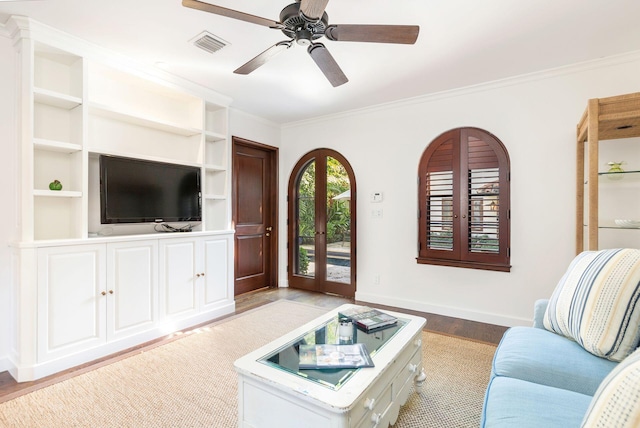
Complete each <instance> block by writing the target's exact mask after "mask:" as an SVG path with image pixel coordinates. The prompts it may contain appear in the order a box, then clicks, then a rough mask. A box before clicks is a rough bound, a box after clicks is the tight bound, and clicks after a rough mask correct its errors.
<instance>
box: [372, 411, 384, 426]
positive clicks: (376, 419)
mask: <svg viewBox="0 0 640 428" xmlns="http://www.w3.org/2000/svg"><path fill="white" fill-rule="evenodd" d="M381 418H382V413H374V414H372V415H371V422H373V423H374V424H376V425H378V424H379V423H380V419H381Z"/></svg>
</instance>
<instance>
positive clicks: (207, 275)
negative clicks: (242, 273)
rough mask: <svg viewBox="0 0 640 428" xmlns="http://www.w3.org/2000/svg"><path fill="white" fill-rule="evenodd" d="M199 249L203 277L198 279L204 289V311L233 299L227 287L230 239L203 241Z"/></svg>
mask: <svg viewBox="0 0 640 428" xmlns="http://www.w3.org/2000/svg"><path fill="white" fill-rule="evenodd" d="M201 248H202V257H203V258H204V272H203V273H204V276H201V277H200V280H201V281H202V282H203V283H202V285H203V287H204V290H203V301H202V304H203V307H202V309H205V310H206V309H208V306H210V305H214V304H216V303H218V302H220V301H221V300H226V299H233V295H232V290H230V287H229V276H230V267H229V257H230V239H229V238H228V237H224V238H215V239H212V238H207V239H203V240H202V247H201Z"/></svg>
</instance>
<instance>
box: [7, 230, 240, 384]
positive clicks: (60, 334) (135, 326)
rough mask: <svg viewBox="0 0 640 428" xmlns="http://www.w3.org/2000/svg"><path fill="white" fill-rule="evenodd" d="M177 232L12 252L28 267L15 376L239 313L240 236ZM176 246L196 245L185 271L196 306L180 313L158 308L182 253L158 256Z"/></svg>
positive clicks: (32, 376)
mask: <svg viewBox="0 0 640 428" xmlns="http://www.w3.org/2000/svg"><path fill="white" fill-rule="evenodd" d="M170 235H171V234H159V235H152V236H150V235H141V236H129V237H108V238H95V239H91V240H90V242H91V243H87V242H88V241H87V240H76V241H58V242H54V241H49V242H47V243H30V244H23V245H22V246H21V247H17V248H15V252H16V257H17V260H18V261H19V263H18V264H19V265H20V266H23V267H22V268H21V269H19V271H20V273H21V275H20V278H18V281H17V282H16V284H19V285H20V288H19V289H17V290H16V292H17V294H19V295H20V299H19V300H17V302H18V304H17V306H16V313H17V319H18V325H17V329H16V330H17V341H16V346H15V349H14V352H13V353H12V355H11V357H10V362H9V364H10V366H11V367H10V368H9V373H11V375H12V376H13V377H14V378H15V379H16V380H17V381H18V382H26V381H32V380H36V379H40V378H42V377H45V376H48V375H51V374H54V373H57V372H60V371H63V370H67V369H69V368H72V367H76V366H79V365H81V364H85V363H88V362H91V361H94V360H96V359H99V358H103V357H106V356H109V355H111V354H114V353H117V352H121V351H125V350H127V349H129V348H133V347H135V346H138V345H140V344H143V343H145V342H148V341H151V340H154V339H158V338H161V337H163V336H166V335H169V334H172V333H175V332H176V331H180V330H183V329H187V328H189V327H192V326H195V325H199V324H202V323H206V322H208V321H211V320H213V319H216V318H220V317H222V316H225V315H229V314H232V313H234V312H235V301H234V295H233V233H231V232H194V233H192V234H189V235H188V237H186V235H184V234H181V235H180V236H181V237H180V238H176V237H175V236H170ZM172 243H180V244H181V245H182V244H184V245H187V246H189V245H190V244H189V243H191V247H192V248H195V249H197V250H196V252H195V253H194V257H191V258H188V259H189V260H188V261H190V263H188V264H187V265H188V266H187V267H188V272H187V273H186V275H187V276H188V277H189V278H191V279H192V281H191V282H192V284H191V285H192V286H193V289H192V290H191V291H192V292H193V293H192V294H193V307H192V310H190V311H188V313H184V312H182V313H179V314H175V315H176V316H171V315H172V314H167V313H163V311H162V310H161V309H159V308H158V306H159V305H158V300H160V301H162V299H159V295H160V294H161V291H160V290H166V289H173V290H177V287H178V285H176V284H174V283H173V281H174V280H175V278H173V279H172V277H171V276H170V277H166V276H163V275H162V274H161V273H159V271H162V269H168V270H170V271H179V272H182V271H183V270H184V268H185V265H184V264H183V263H184V262H185V258H184V257H175V258H174V257H168V258H167V257H159V254H158V252H159V251H160V248H166V247H167V246H171V245H172ZM175 248H182V247H180V246H178V247H175ZM36 267H37V268H36ZM33 271H37V272H36V274H35V275H34V274H33V273H32V272H33ZM196 275H197V276H196ZM193 278H197V280H195V281H194V280H193ZM165 296H166V294H165ZM169 298H171V296H169Z"/></svg>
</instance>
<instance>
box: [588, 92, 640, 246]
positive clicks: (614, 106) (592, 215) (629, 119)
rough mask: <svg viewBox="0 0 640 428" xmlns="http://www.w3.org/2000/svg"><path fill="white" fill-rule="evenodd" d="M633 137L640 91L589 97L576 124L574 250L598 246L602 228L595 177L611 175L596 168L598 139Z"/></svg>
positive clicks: (639, 120) (638, 128)
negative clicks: (603, 96)
mask: <svg viewBox="0 0 640 428" xmlns="http://www.w3.org/2000/svg"><path fill="white" fill-rule="evenodd" d="M635 137H640V92H637V93H633V94H625V95H618V96H614V97H608V98H594V99H590V100H589V102H588V104H587V108H586V110H585V112H584V113H583V115H582V117H581V118H580V121H579V122H578V127H577V152H576V159H577V168H576V169H577V177H576V252H577V253H579V252H581V251H584V250H597V249H599V246H598V234H599V233H598V232H599V229H600V227H605V226H603V225H602V224H601V221H600V219H599V215H598V211H599V197H600V186H599V177H605V178H606V176H610V175H611V174H608V173H606V172H602V171H598V165H599V146H600V142H601V141H604V140H620V139H625V138H635ZM637 173H638V174H640V172H637ZM627 174H634V172H633V171H629V172H628V173H627ZM621 178H622V176H621ZM634 181H637V180H634ZM638 189H640V187H638ZM622 203H624V201H622ZM639 214H640V213H639ZM606 227H608V228H610V227H611V226H606ZM634 233H640V232H634Z"/></svg>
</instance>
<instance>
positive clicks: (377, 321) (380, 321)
mask: <svg viewBox="0 0 640 428" xmlns="http://www.w3.org/2000/svg"><path fill="white" fill-rule="evenodd" d="M339 316H340V317H345V318H349V319H350V320H351V321H352V322H353V323H354V324H355V325H356V327H358V328H359V329H360V330H362V331H364V332H365V333H372V332H374V331H377V330H382V329H385V328H388V327H393V326H394V325H396V324H397V323H398V318H396V317H394V316H393V315H389V314H387V313H384V312H382V311H379V310H378V309H374V308H370V307H368V306H357V307H354V308H351V309H347V310H346V311H343V312H340V314H339Z"/></svg>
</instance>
